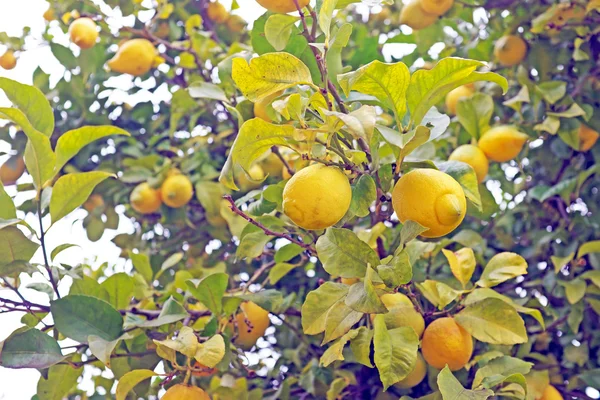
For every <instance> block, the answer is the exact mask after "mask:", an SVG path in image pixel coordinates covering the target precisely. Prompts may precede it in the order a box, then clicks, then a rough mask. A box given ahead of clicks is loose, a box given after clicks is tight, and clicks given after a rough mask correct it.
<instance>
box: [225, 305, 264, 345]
mask: <svg viewBox="0 0 600 400" xmlns="http://www.w3.org/2000/svg"><path fill="white" fill-rule="evenodd" d="M240 308H241V312H238V314H237V315H236V316H235V325H236V327H237V329H234V322H230V323H229V324H228V326H229V328H230V329H232V330H233V331H234V332H236V333H237V337H236V338H235V340H234V343H235V345H236V346H238V347H241V348H242V349H244V350H250V349H251V348H252V347H253V346H254V345H255V344H256V341H257V340H258V338H260V337H262V336H264V334H265V331H266V330H267V328H268V327H269V325H271V320H270V319H269V312H268V311H267V310H264V309H262V308H261V307H259V306H258V305H256V304H255V303H252V302H251V301H247V302H244V303H242V304H240Z"/></svg>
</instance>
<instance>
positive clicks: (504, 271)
mask: <svg viewBox="0 0 600 400" xmlns="http://www.w3.org/2000/svg"><path fill="white" fill-rule="evenodd" d="M526 274H527V261H525V259H524V258H523V257H521V256H520V255H518V254H516V253H509V252H505V253H499V254H496V255H495V256H494V257H492V259H491V260H490V261H489V262H488V263H487V265H486V266H485V269H484V270H483V273H482V274H481V277H480V278H479V280H478V281H477V285H478V286H481V287H488V288H489V287H494V286H496V285H499V284H500V283H502V282H505V281H507V280H509V279H512V278H515V277H517V276H521V275H526Z"/></svg>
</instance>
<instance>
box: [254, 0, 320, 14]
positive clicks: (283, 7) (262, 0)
mask: <svg viewBox="0 0 600 400" xmlns="http://www.w3.org/2000/svg"><path fill="white" fill-rule="evenodd" d="M256 2H257V3H258V4H260V5H261V6H263V7H264V8H266V9H267V10H269V11H271V12H274V13H279V14H287V13H291V12H293V11H296V10H297V9H296V4H294V1H293V0H256ZM308 3H310V0H298V5H299V6H300V8H304V7H306V6H307V5H308Z"/></svg>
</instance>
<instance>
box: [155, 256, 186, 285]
mask: <svg viewBox="0 0 600 400" xmlns="http://www.w3.org/2000/svg"><path fill="white" fill-rule="evenodd" d="M182 259H183V253H181V252H179V253H173V254H171V255H170V256H169V257H168V258H167V259H166V260H165V261H163V263H162V264H161V266H160V270H159V271H158V273H157V274H156V276H155V278H154V279H158V277H159V276H161V275H162V274H163V272H165V271H166V270H168V269H169V268H173V267H174V266H176V265H177V264H179V262H180V261H181V260H182Z"/></svg>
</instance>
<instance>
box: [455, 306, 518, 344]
mask: <svg viewBox="0 0 600 400" xmlns="http://www.w3.org/2000/svg"><path fill="white" fill-rule="evenodd" d="M454 318H455V319H456V322H458V323H459V324H460V325H461V326H462V327H463V328H465V329H466V330H467V331H468V332H469V333H470V334H471V335H473V337H474V338H475V339H477V340H479V341H481V342H485V343H492V344H504V345H513V344H518V343H525V342H527V330H526V329H525V323H524V322H523V319H522V318H521V317H520V316H519V314H517V312H516V311H515V309H514V308H513V307H511V306H510V305H509V304H507V303H506V302H504V301H502V300H500V299H496V298H487V299H484V300H482V301H479V302H477V303H473V304H470V305H468V306H467V307H465V308H464V309H463V310H462V311H460V312H459V313H458V314H456V315H455V316H454Z"/></svg>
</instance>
